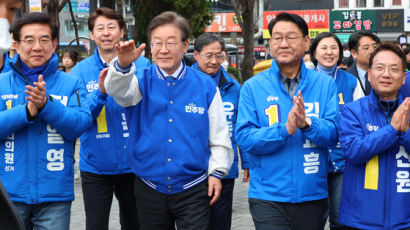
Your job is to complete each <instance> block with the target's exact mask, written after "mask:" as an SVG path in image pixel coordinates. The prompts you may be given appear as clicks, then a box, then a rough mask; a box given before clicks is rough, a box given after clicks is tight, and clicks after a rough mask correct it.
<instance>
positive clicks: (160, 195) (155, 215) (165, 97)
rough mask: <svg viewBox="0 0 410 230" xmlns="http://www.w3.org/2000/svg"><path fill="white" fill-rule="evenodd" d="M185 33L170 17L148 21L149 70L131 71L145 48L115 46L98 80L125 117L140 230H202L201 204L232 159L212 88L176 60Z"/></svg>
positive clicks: (205, 225) (212, 197)
mask: <svg viewBox="0 0 410 230" xmlns="http://www.w3.org/2000/svg"><path fill="white" fill-rule="evenodd" d="M189 33H190V30H189V24H188V22H187V21H186V19H185V18H183V17H181V16H178V15H177V14H175V13H174V12H164V13H162V14H160V15H158V16H156V17H154V18H153V19H152V20H151V22H150V23H149V25H148V28H147V36H148V40H149V42H150V45H151V52H152V57H153V59H154V62H155V65H153V66H152V67H151V68H146V69H140V70H138V71H135V66H134V64H133V61H135V60H137V59H138V57H139V56H140V54H141V52H142V50H143V49H144V47H145V45H141V46H140V47H139V48H138V49H137V48H136V47H135V44H134V41H132V40H131V41H127V42H120V44H119V45H117V46H116V47H117V51H118V61H116V62H115V63H114V64H113V65H110V68H109V71H108V74H107V78H106V79H105V87H106V90H107V93H108V95H111V96H112V97H114V99H115V100H116V101H117V103H118V104H119V105H121V106H123V107H126V109H125V111H126V116H127V118H129V130H130V136H129V142H128V143H129V145H128V150H129V152H128V159H129V160H130V164H131V168H132V170H133V172H134V173H135V174H136V175H137V180H136V184H135V194H136V199H137V212H138V219H139V222H140V224H141V227H142V229H164V230H168V229H173V228H174V227H175V224H176V226H177V228H178V229H204V230H205V229H209V207H210V205H212V204H213V203H215V201H216V200H217V199H218V198H219V196H220V193H221V189H222V185H221V178H222V177H224V176H226V175H227V174H228V172H229V169H230V167H231V164H232V160H233V151H232V145H231V141H230V139H229V129H228V125H227V121H226V118H225V117H226V115H225V111H224V108H223V104H222V100H221V95H220V93H219V90H218V88H217V86H216V84H215V83H214V81H213V80H212V79H211V78H210V77H209V76H207V75H205V74H203V73H201V72H199V71H196V70H193V69H192V68H190V67H187V66H186V65H185V62H183V61H182V58H183V56H184V53H185V52H186V51H187V49H188V38H189ZM105 73H106V71H104V72H102V73H101V79H104V77H105V76H104V74H105ZM134 75H135V76H136V77H135V76H134Z"/></svg>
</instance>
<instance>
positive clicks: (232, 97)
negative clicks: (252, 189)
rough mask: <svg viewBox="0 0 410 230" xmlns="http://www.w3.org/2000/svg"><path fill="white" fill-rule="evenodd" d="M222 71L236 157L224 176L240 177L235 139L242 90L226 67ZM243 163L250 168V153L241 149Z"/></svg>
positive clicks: (222, 92) (224, 98) (221, 91)
mask: <svg viewBox="0 0 410 230" xmlns="http://www.w3.org/2000/svg"><path fill="white" fill-rule="evenodd" d="M220 69H221V71H222V74H221V80H220V82H219V86H218V87H219V90H220V93H221V97H222V101H223V103H224V108H225V113H226V120H227V121H228V125H229V136H230V137H231V142H232V149H233V152H234V159H233V163H232V166H231V170H229V174H228V175H227V176H226V177H224V178H225V179H232V178H237V177H238V174H239V173H238V146H237V144H236V140H235V126H236V119H237V116H238V101H239V93H240V90H241V85H239V83H238V82H237V81H235V80H234V79H232V78H231V77H230V76H229V74H228V73H227V72H226V71H225V69H224V68H222V67H221V68H220ZM240 155H241V164H242V169H249V168H250V162H249V155H248V154H247V153H246V152H244V151H241V152H240Z"/></svg>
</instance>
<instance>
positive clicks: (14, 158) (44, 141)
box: [0, 13, 92, 230]
mask: <svg viewBox="0 0 410 230" xmlns="http://www.w3.org/2000/svg"><path fill="white" fill-rule="evenodd" d="M57 34H58V28H57V27H56V26H55V25H54V24H53V23H52V22H51V19H50V18H49V17H48V16H47V15H45V14H43V13H30V14H26V15H24V16H23V17H21V18H20V19H19V20H18V21H16V23H15V25H14V27H13V38H14V40H15V41H16V42H17V45H16V48H17V53H18V56H17V58H15V59H13V62H11V70H10V71H9V72H7V73H5V74H2V75H0V111H1V112H0V123H1V124H2V129H1V131H0V142H1V143H0V146H1V147H0V148H1V152H2V153H3V154H2V157H3V158H2V159H1V162H2V165H1V172H0V179H1V181H2V182H3V183H4V187H5V188H6V190H7V192H8V193H9V195H10V198H11V200H12V201H13V202H14V204H15V206H16V207H17V210H18V211H19V213H20V215H21V217H22V219H23V221H24V225H25V227H26V229H32V228H34V229H64V230H68V229H69V226H70V210H71V202H72V201H73V200H74V186H73V183H74V182H73V179H74V178H73V157H74V153H73V141H74V140H75V138H77V137H78V136H80V134H81V133H83V132H84V131H85V130H86V129H87V128H88V127H89V125H90V124H91V122H92V121H91V114H90V111H89V108H88V105H87V101H86V99H85V97H86V92H85V88H84V85H83V83H82V81H81V80H80V79H78V78H77V77H74V76H71V75H68V74H66V73H64V72H61V71H59V70H57V67H58V56H57V55H56V54H55V53H54V51H55V48H56V46H57V43H58V40H57Z"/></svg>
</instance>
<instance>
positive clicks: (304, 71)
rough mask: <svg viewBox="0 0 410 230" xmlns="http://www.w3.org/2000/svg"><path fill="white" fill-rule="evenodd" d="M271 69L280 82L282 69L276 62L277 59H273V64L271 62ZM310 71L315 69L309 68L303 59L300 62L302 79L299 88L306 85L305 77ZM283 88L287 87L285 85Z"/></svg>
mask: <svg viewBox="0 0 410 230" xmlns="http://www.w3.org/2000/svg"><path fill="white" fill-rule="evenodd" d="M269 71H271V74H273V76H275V79H276V80H277V81H278V82H280V69H279V66H278V64H277V63H276V60H275V59H272V64H271V67H270V69H269ZM308 71H313V70H308V69H307V68H306V66H305V62H304V61H303V60H302V61H301V64H300V77H301V80H300V82H299V86H298V89H299V90H302V89H303V88H304V86H305V85H306V81H305V78H306V77H307V76H308V75H307V72H308ZM282 85H283V84H282ZM283 89H285V86H283Z"/></svg>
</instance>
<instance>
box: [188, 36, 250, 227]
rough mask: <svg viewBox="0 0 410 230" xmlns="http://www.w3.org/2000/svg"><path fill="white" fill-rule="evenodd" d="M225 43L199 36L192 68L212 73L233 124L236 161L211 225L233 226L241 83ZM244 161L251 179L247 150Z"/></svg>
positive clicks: (226, 178)
mask: <svg viewBox="0 0 410 230" xmlns="http://www.w3.org/2000/svg"><path fill="white" fill-rule="evenodd" d="M224 48H225V43H224V42H223V40H222V39H219V38H218V37H216V36H215V35H212V34H210V33H205V34H202V35H200V36H199V37H197V38H196V39H195V43H194V57H195V60H196V62H195V63H194V64H193V65H192V68H194V69H196V70H199V71H201V72H204V73H206V74H208V75H209V76H210V77H211V78H212V79H213V80H214V81H215V83H216V84H217V85H218V87H219V90H220V91H221V96H222V101H223V105H224V109H225V113H226V120H227V121H228V124H229V136H230V138H231V142H232V149H233V151H234V161H233V164H232V167H231V170H230V172H229V174H228V175H227V176H226V177H225V178H224V179H223V180H222V192H221V197H220V198H219V200H218V201H217V202H216V203H215V204H213V205H212V206H211V229H212V230H216V229H220V230H225V229H226V230H229V229H231V220H232V200H233V187H234V184H235V178H237V177H238V153H237V152H238V146H237V144H236V141H235V135H234V130H235V125H236V116H237V114H238V100H239V91H240V90H241V86H240V85H239V83H238V82H237V81H235V80H234V79H233V77H231V76H230V75H229V74H228V73H227V72H226V71H225V69H224V68H223V67H221V63H222V62H223V54H222V50H224ZM241 157H242V159H241V163H242V168H243V170H244V176H243V179H242V181H243V182H248V181H249V166H250V165H249V160H248V157H247V154H246V153H244V152H241Z"/></svg>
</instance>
